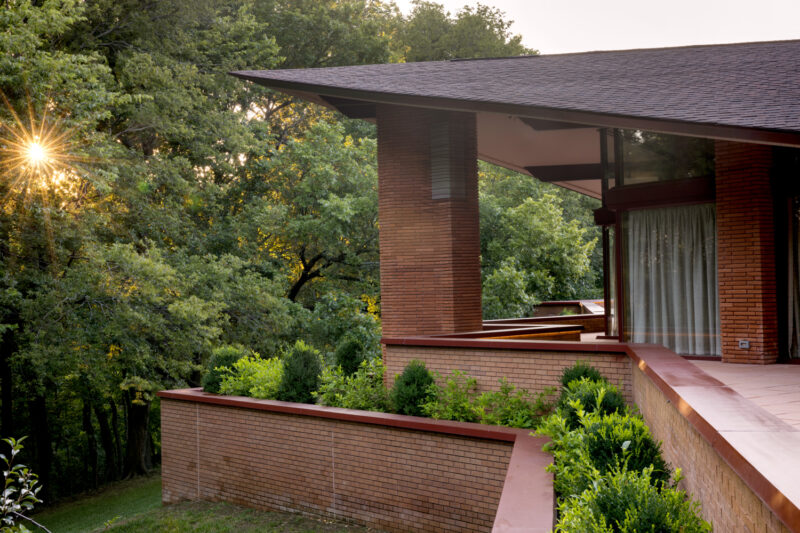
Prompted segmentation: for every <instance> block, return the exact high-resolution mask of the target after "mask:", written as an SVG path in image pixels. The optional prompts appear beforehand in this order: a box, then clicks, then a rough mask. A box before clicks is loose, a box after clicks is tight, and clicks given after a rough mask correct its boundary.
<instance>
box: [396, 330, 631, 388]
mask: <svg viewBox="0 0 800 533" xmlns="http://www.w3.org/2000/svg"><path fill="white" fill-rule="evenodd" d="M473 342H475V341H473ZM497 342H502V341H483V343H482V344H484V347H476V348H464V347H458V346H404V345H399V344H384V346H383V361H384V364H385V365H386V378H387V385H391V384H392V383H393V381H394V378H395V376H396V375H398V374H400V373H401V372H402V371H403V369H404V368H405V366H406V365H407V364H408V363H409V362H410V361H412V360H414V359H418V360H421V361H424V362H425V365H426V366H427V367H428V368H429V369H430V370H434V371H436V372H439V373H440V374H441V375H442V376H447V375H450V374H451V372H452V371H453V370H460V371H462V372H465V373H466V374H468V375H470V376H472V377H474V378H475V379H476V380H477V382H478V387H479V389H480V390H481V391H489V390H498V389H499V388H500V385H499V382H500V379H501V378H507V379H508V381H509V382H510V383H513V384H514V385H516V386H517V387H519V388H523V389H527V390H528V391H529V392H531V393H539V392H542V391H544V390H545V389H547V388H556V389H557V388H558V387H560V378H561V374H562V372H563V370H564V369H565V368H567V367H570V366H572V365H574V364H575V363H576V362H578V361H583V362H586V363H588V364H590V365H592V366H594V367H595V368H597V369H598V370H599V371H600V373H601V374H602V375H603V376H605V377H606V378H607V379H608V380H609V381H610V382H611V383H613V384H614V385H617V386H619V387H620V392H621V393H622V394H623V396H624V397H625V399H626V400H627V401H628V403H631V402H632V401H633V391H632V388H631V387H632V385H631V361H630V358H629V357H628V356H627V355H626V354H625V352H624V351H623V352H602V351H578V350H577V349H576V351H567V349H564V350H563V351H562V350H547V349H546V348H543V349H542V350H541V351H539V350H536V349H535V348H530V349H503V348H500V347H497V348H495V347H492V346H491V344H492V343H497ZM510 342H512V343H513V342H514V341H510ZM476 344H477V343H476ZM530 344H533V343H530ZM553 344H555V343H553ZM564 344H567V343H564ZM569 344H577V343H569Z"/></svg>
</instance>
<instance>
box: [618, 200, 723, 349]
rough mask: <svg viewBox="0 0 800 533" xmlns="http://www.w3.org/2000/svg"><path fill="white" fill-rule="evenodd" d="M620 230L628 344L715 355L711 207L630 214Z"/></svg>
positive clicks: (716, 316) (716, 324)
mask: <svg viewBox="0 0 800 533" xmlns="http://www.w3.org/2000/svg"><path fill="white" fill-rule="evenodd" d="M624 225H625V239H624V244H625V252H626V254H625V256H626V267H627V268H626V273H625V277H626V294H627V298H626V300H627V303H628V306H627V309H626V322H627V326H628V327H627V333H628V337H629V340H630V341H631V342H639V343H642V342H643V343H654V344H661V345H663V346H666V347H668V348H670V349H672V350H674V351H675V352H676V353H679V354H691V355H719V354H720V343H719V305H718V300H717V253H716V215H715V208H714V205H713V204H705V205H695V206H684V207H668V208H660V209H645V210H640V211H631V212H629V213H628V214H627V216H626V219H625V221H624Z"/></svg>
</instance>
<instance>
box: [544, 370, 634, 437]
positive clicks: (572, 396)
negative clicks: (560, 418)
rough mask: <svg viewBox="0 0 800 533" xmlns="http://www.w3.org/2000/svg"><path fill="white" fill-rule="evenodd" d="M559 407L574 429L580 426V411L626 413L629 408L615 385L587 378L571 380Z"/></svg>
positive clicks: (568, 423)
mask: <svg viewBox="0 0 800 533" xmlns="http://www.w3.org/2000/svg"><path fill="white" fill-rule="evenodd" d="M558 407H559V410H560V411H561V412H562V413H563V414H564V418H566V420H567V425H568V426H569V427H570V428H573V429H574V428H576V427H578V424H579V420H580V418H579V411H587V412H597V413H599V414H611V413H617V412H619V413H624V412H625V411H626V409H627V408H626V405H625V398H623V397H622V395H621V394H620V393H619V390H618V389H617V388H616V387H615V386H614V385H611V384H609V383H607V382H605V381H591V380H589V379H587V378H582V379H580V380H577V381H572V382H570V384H569V385H567V387H566V389H564V392H563V394H562V396H561V398H560V399H559V405H558Z"/></svg>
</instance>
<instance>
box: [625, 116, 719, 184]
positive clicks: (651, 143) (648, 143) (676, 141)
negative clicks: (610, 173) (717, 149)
mask: <svg viewBox="0 0 800 533" xmlns="http://www.w3.org/2000/svg"><path fill="white" fill-rule="evenodd" d="M617 139H618V140H619V142H621V145H622V149H621V152H622V153H621V156H622V184H624V185H637V184H640V183H653V182H657V181H671V180H680V179H689V178H698V177H704V176H713V175H714V141H713V140H711V139H698V138H695V137H679V136H677V135H664V134H661V133H651V132H646V131H640V130H621V131H619V132H618V135H617Z"/></svg>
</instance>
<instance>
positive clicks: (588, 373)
mask: <svg viewBox="0 0 800 533" xmlns="http://www.w3.org/2000/svg"><path fill="white" fill-rule="evenodd" d="M583 378H586V379H588V380H590V381H607V380H606V378H604V377H603V376H602V375H601V374H600V372H598V370H597V369H596V368H594V367H593V366H589V365H588V364H586V363H584V362H583V361H578V362H577V363H575V364H574V365H572V366H570V367H567V368H565V369H564V370H563V371H562V372H561V387H562V388H565V389H566V388H567V387H568V386H569V384H570V383H572V382H573V381H580V380H581V379H583Z"/></svg>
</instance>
